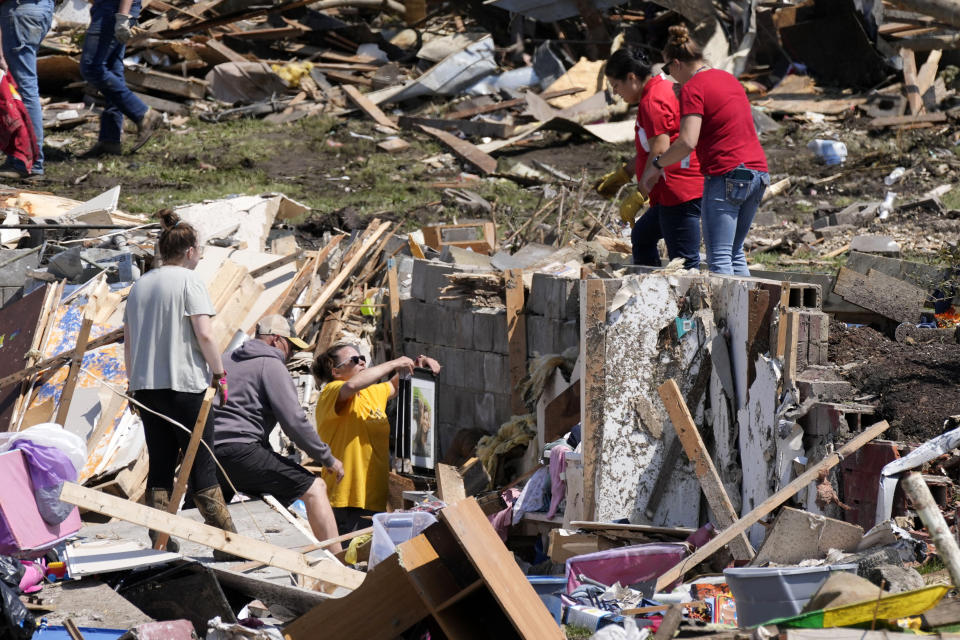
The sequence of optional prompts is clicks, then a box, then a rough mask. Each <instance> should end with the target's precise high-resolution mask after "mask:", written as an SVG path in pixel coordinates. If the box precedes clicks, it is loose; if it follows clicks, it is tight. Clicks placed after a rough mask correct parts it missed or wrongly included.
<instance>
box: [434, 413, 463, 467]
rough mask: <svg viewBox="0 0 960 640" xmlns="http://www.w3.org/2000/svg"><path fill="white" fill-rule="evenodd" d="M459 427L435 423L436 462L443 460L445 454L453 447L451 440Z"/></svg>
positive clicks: (447, 423) (446, 423)
mask: <svg viewBox="0 0 960 640" xmlns="http://www.w3.org/2000/svg"><path fill="white" fill-rule="evenodd" d="M458 431H460V427H459V426H457V425H456V424H451V423H449V422H438V423H437V448H438V451H437V460H443V458H444V456H446V455H447V452H448V451H450V448H451V447H452V446H453V439H454V438H455V437H456V435H457V432H458Z"/></svg>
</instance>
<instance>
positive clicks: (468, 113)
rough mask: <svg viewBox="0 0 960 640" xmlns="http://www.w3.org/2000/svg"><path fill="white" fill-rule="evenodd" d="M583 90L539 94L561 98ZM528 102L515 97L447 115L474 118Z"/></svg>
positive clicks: (454, 117)
mask: <svg viewBox="0 0 960 640" xmlns="http://www.w3.org/2000/svg"><path fill="white" fill-rule="evenodd" d="M581 91H586V89H584V88H583V87H571V88H569V89H560V90H558V91H544V92H543V93H541V94H539V97H540V99H542V100H551V99H553V98H559V97H561V96H569V95H572V94H574V93H580V92H581ZM525 104H527V99H526V98H525V97H524V98H514V99H513V100H504V101H503V102H497V103H496V104H487V105H483V106H482V107H472V108H470V109H461V110H459V111H452V112H450V113H448V114H446V117H447V118H449V119H452V120H460V119H463V118H472V117H473V116H476V115H479V114H481V113H490V112H492V111H501V110H503V109H509V108H511V107H519V106H522V105H525Z"/></svg>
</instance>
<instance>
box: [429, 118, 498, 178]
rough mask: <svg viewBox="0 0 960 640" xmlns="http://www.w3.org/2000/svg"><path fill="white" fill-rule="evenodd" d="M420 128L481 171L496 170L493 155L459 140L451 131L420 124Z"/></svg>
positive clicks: (491, 171)
mask: <svg viewBox="0 0 960 640" xmlns="http://www.w3.org/2000/svg"><path fill="white" fill-rule="evenodd" d="M420 129H421V131H423V132H425V133H428V134H430V135H431V136H433V137H434V138H436V139H437V140H439V141H440V142H442V143H444V144H445V145H447V146H448V147H450V149H451V150H452V151H453V152H454V153H455V154H457V155H458V156H460V157H461V158H463V159H464V160H466V161H467V162H469V163H470V164H472V165H474V166H475V167H477V168H478V169H480V171H482V172H483V173H494V172H495V171H496V170H497V161H496V159H494V157H493V156H491V155H489V154H486V153H484V152H483V151H481V150H480V149H478V148H477V147H475V146H474V145H472V144H470V143H469V142H467V141H466V140H461V139H460V138H458V137H457V136H455V135H453V134H451V133H447V132H446V131H441V130H440V129H435V128H433V127H427V126H424V125H420Z"/></svg>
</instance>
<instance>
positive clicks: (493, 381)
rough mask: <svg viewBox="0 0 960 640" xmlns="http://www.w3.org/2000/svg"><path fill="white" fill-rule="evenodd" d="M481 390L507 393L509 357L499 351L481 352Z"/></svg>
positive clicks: (508, 386)
mask: <svg viewBox="0 0 960 640" xmlns="http://www.w3.org/2000/svg"><path fill="white" fill-rule="evenodd" d="M482 388H483V390H484V391H492V392H494V393H506V394H509V393H510V392H511V390H512V387H511V385H510V358H509V357H508V356H503V355H500V354H499V353H485V354H483V387H482Z"/></svg>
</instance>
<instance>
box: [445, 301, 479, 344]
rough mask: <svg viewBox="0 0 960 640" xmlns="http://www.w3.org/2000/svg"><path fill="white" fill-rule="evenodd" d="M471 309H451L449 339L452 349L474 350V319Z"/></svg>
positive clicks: (448, 316)
mask: <svg viewBox="0 0 960 640" xmlns="http://www.w3.org/2000/svg"><path fill="white" fill-rule="evenodd" d="M474 315H475V314H474V313H473V311H471V310H470V309H449V310H448V312H447V319H448V322H447V323H446V324H447V325H448V326H449V332H448V339H449V342H447V344H449V345H450V346H451V347H458V348H460V349H472V348H473V318H474Z"/></svg>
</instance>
